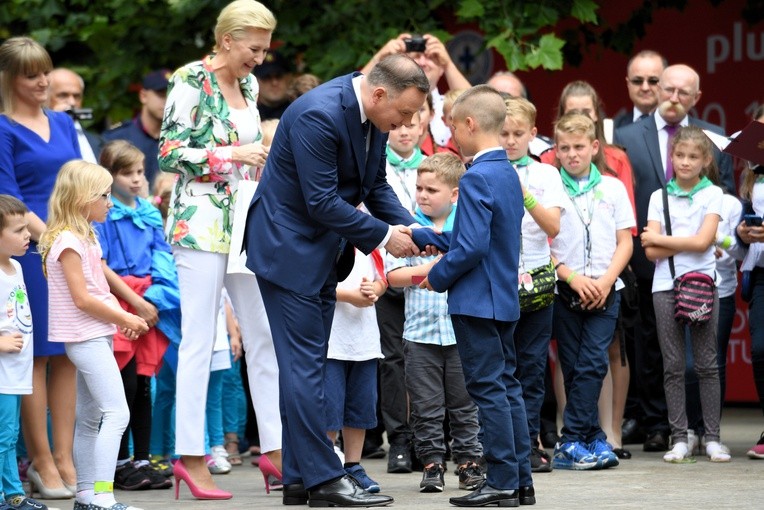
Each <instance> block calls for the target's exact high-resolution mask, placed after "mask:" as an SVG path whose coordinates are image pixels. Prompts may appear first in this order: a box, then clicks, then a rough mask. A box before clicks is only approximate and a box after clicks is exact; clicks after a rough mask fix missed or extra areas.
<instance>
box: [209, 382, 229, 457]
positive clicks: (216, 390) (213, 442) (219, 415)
mask: <svg viewBox="0 0 764 510" xmlns="http://www.w3.org/2000/svg"><path fill="white" fill-rule="evenodd" d="M223 372H225V370H215V371H214V372H210V382H209V387H208V389H207V407H206V409H205V411H206V416H207V441H208V442H207V446H219V445H222V444H223Z"/></svg>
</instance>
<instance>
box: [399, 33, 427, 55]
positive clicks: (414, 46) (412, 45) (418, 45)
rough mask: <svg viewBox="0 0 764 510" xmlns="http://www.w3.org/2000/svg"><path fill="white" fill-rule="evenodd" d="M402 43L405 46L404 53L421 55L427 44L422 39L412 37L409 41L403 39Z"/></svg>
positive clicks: (420, 37)
mask: <svg viewBox="0 0 764 510" xmlns="http://www.w3.org/2000/svg"><path fill="white" fill-rule="evenodd" d="M403 43H404V44H405V45H406V53H411V52H420V53H423V52H424V49H425V48H426V47H427V42H426V41H425V40H424V37H422V36H419V37H412V38H411V39H404V40H403Z"/></svg>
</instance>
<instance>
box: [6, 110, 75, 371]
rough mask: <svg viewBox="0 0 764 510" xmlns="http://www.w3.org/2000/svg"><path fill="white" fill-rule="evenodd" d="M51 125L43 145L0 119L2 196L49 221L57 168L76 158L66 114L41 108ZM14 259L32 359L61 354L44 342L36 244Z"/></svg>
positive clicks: (44, 302) (44, 288)
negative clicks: (23, 291)
mask: <svg viewBox="0 0 764 510" xmlns="http://www.w3.org/2000/svg"><path fill="white" fill-rule="evenodd" d="M45 114H46V115H47V116H48V121H49V124H50V140H49V141H48V142H46V141H45V140H43V139H42V138H40V136H39V135H38V134H37V133H35V132H34V131H32V130H30V129H28V128H26V127H25V126H22V125H21V124H19V123H18V122H14V121H13V120H11V119H10V118H9V117H7V116H6V115H0V193H2V194H6V195H12V196H14V197H16V198H18V199H19V200H21V201H22V202H24V204H26V206H27V207H28V208H29V210H30V211H32V212H33V213H35V214H36V215H37V216H39V217H40V219H41V220H43V221H46V220H47V219H48V198H50V194H51V193H52V192H53V184H54V183H55V181H56V175H58V171H59V169H60V168H61V166H62V165H63V164H64V163H66V162H67V161H71V160H72V159H80V157H81V156H80V146H79V142H78V141H77V132H76V131H75V130H74V123H73V122H72V120H71V119H70V118H69V116H68V115H67V114H66V113H62V112H54V111H50V110H45ZM18 261H19V262H20V263H21V267H22V269H23V271H24V282H25V283H26V286H27V292H28V293H29V302H30V305H31V307H32V322H33V327H34V355H35V356H55V355H60V354H64V344H63V343H60V342H48V283H47V281H46V280H45V277H44V276H43V274H42V259H41V257H40V254H39V253H37V243H34V242H32V243H31V245H30V247H29V251H28V252H27V254H26V255H24V256H23V257H19V258H18Z"/></svg>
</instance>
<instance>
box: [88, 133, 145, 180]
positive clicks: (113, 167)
mask: <svg viewBox="0 0 764 510" xmlns="http://www.w3.org/2000/svg"><path fill="white" fill-rule="evenodd" d="M145 159H146V156H145V155H144V154H143V152H141V150H140V149H139V148H138V147H136V146H135V145H133V144H132V143H130V142H128V141H127V140H112V141H110V142H107V143H106V144H104V146H103V147H102V148H101V155H100V156H99V157H98V161H99V163H101V165H102V166H103V167H104V168H105V169H106V170H108V171H109V172H111V175H116V174H118V173H119V172H120V171H121V170H126V169H129V168H131V167H133V166H134V165H136V164H138V163H141V164H142V163H143V161H144V160H145Z"/></svg>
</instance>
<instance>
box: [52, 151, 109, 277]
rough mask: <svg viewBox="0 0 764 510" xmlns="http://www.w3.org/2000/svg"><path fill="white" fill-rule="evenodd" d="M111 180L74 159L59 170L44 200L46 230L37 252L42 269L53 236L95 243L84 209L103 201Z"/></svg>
mask: <svg viewBox="0 0 764 510" xmlns="http://www.w3.org/2000/svg"><path fill="white" fill-rule="evenodd" d="M112 181H113V179H112V177H111V174H110V173H109V171H108V170H106V169H105V168H104V167H102V166H100V165H96V164H95V163H88V162H87V161H83V160H81V159H75V160H72V161H69V162H68V163H65V164H64V166H62V167H61V170H59V172H58V176H57V177H56V183H55V184H54V185H53V193H52V194H51V195H50V200H49V201H48V221H47V223H46V227H47V228H46V230H45V232H43V234H42V236H40V242H39V244H38V247H37V248H38V250H39V252H40V254H41V255H42V267H43V270H44V269H45V260H46V258H47V256H48V252H49V251H50V247H51V246H52V245H53V241H55V239H56V237H58V235H59V234H61V232H63V231H64V230H69V231H70V232H72V233H73V234H75V235H76V236H77V237H80V238H82V239H87V240H93V241H94V240H95V232H94V231H93V226H92V225H91V224H90V222H89V221H88V219H87V211H86V208H87V206H88V205H89V204H91V203H93V202H94V201H96V200H104V198H103V196H102V195H103V194H104V193H108V192H109V189H110V188H111V183H112Z"/></svg>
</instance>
